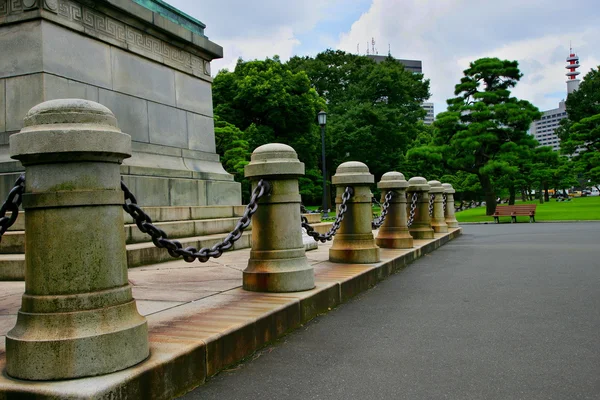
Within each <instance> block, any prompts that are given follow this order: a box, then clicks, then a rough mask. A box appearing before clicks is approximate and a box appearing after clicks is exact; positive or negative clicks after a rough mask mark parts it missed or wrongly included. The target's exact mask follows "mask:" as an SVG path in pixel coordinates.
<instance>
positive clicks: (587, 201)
mask: <svg viewBox="0 0 600 400" xmlns="http://www.w3.org/2000/svg"><path fill="white" fill-rule="evenodd" d="M517 204H537V208H536V210H535V220H536V221H581V220H600V196H595V197H576V198H573V199H571V201H562V202H557V201H556V200H554V199H550V201H549V202H545V203H544V204H540V203H539V201H527V202H517ZM456 219H457V220H458V222H494V217H492V216H487V215H485V207H478V208H472V209H469V210H465V211H460V212H457V213H456ZM500 222H501V223H502V222H510V217H500ZM517 222H529V217H526V216H523V217H517Z"/></svg>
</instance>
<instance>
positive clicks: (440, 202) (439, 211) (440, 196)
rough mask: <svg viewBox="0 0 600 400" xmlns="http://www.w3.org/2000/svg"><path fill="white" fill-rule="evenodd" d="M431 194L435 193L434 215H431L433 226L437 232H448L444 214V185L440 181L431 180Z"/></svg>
mask: <svg viewBox="0 0 600 400" xmlns="http://www.w3.org/2000/svg"><path fill="white" fill-rule="evenodd" d="M428 183H429V186H430V188H431V189H429V194H430V195H434V196H435V198H434V201H433V215H432V216H431V227H432V228H433V231H434V232H436V233H446V232H448V225H447V224H446V218H445V216H444V187H443V186H442V183H441V182H440V181H429V182H428Z"/></svg>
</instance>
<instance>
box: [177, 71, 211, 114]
mask: <svg viewBox="0 0 600 400" xmlns="http://www.w3.org/2000/svg"><path fill="white" fill-rule="evenodd" d="M175 90H176V96H177V107H179V108H183V109H184V110H188V111H192V112H194V113H196V114H202V115H206V116H209V117H212V116H213V102H212V90H211V85H210V83H209V82H206V81H203V80H201V79H198V78H194V77H191V76H189V75H186V74H183V73H181V72H175Z"/></svg>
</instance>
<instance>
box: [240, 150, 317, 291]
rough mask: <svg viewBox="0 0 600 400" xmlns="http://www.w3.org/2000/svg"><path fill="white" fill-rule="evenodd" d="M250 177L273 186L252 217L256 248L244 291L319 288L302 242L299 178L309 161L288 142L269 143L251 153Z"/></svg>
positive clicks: (248, 166)
mask: <svg viewBox="0 0 600 400" xmlns="http://www.w3.org/2000/svg"><path fill="white" fill-rule="evenodd" d="M244 172H245V176H246V177H247V178H250V179H251V180H252V181H253V182H252V183H253V188H254V187H256V183H257V182H258V181H259V180H260V179H265V180H268V181H269V183H270V184H271V194H270V195H269V196H264V197H262V198H261V199H260V200H259V202H258V203H259V205H258V210H257V211H256V214H254V216H253V217H252V250H251V251H250V260H249V261H248V267H247V268H246V269H245V270H244V279H243V282H244V289H246V290H251V291H254V292H298V291H302V290H309V289H312V288H314V287H315V279H314V271H313V267H312V266H311V265H310V264H309V262H308V259H307V258H306V254H305V250H304V244H303V243H302V229H301V226H302V222H301V219H300V191H299V189H298V177H300V176H302V175H304V164H303V163H301V162H300V161H298V155H297V154H296V152H295V151H294V149H293V148H291V147H290V146H288V145H285V144H280V143H269V144H265V145H263V146H260V147H258V148H256V150H254V152H253V153H252V158H251V161H250V163H249V164H248V165H247V166H246V167H245V171H244Z"/></svg>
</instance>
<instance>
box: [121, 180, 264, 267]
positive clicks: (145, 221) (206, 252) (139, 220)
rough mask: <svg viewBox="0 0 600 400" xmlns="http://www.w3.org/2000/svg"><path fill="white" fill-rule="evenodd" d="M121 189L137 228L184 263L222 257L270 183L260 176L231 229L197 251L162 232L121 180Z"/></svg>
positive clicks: (247, 222)
mask: <svg viewBox="0 0 600 400" xmlns="http://www.w3.org/2000/svg"><path fill="white" fill-rule="evenodd" d="M121 189H123V192H125V204H123V209H124V210H125V211H126V212H127V213H128V214H129V215H131V216H132V217H133V220H134V221H135V224H136V225H137V226H138V228H140V231H142V232H144V233H147V234H148V235H150V236H151V237H152V242H153V243H154V245H155V246H156V247H158V248H161V249H162V248H166V249H167V251H168V252H169V254H170V255H171V256H172V257H175V258H177V257H183V259H184V260H185V261H187V262H193V261H194V260H196V259H198V261H200V262H206V261H208V259H209V258H211V257H212V258H219V257H221V255H222V254H223V252H224V251H225V250H229V249H230V248H231V247H233V243H234V242H235V241H237V240H238V239H239V238H241V237H242V232H244V229H246V228H247V227H248V226H249V225H250V222H251V218H252V215H254V213H255V212H256V210H258V199H260V198H261V197H263V196H265V195H268V194H269V193H270V192H271V185H270V184H269V182H267V181H264V180H262V179H261V180H260V181H258V184H257V185H256V188H255V189H254V191H253V192H252V196H251V197H250V202H248V205H247V206H246V210H245V211H244V215H242V217H241V218H240V220H239V221H238V223H237V225H236V226H235V228H234V229H233V231H231V232H230V233H229V234H228V235H227V237H225V239H224V240H223V241H222V242H221V243H217V244H215V245H214V246H213V247H211V248H208V247H204V248H202V249H200V250H198V249H196V248H195V247H192V246H190V247H186V248H185V249H184V248H183V245H182V244H181V242H179V241H178V240H170V239H169V238H168V236H167V234H166V233H165V231H163V230H162V229H160V228H158V227H156V226H155V225H153V224H152V219H150V217H149V216H148V214H146V213H145V212H144V211H143V210H142V209H141V208H140V207H139V206H138V205H137V200H136V199H135V196H134V195H133V194H132V193H131V192H130V191H129V189H128V188H127V186H125V183H124V182H123V181H121Z"/></svg>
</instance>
